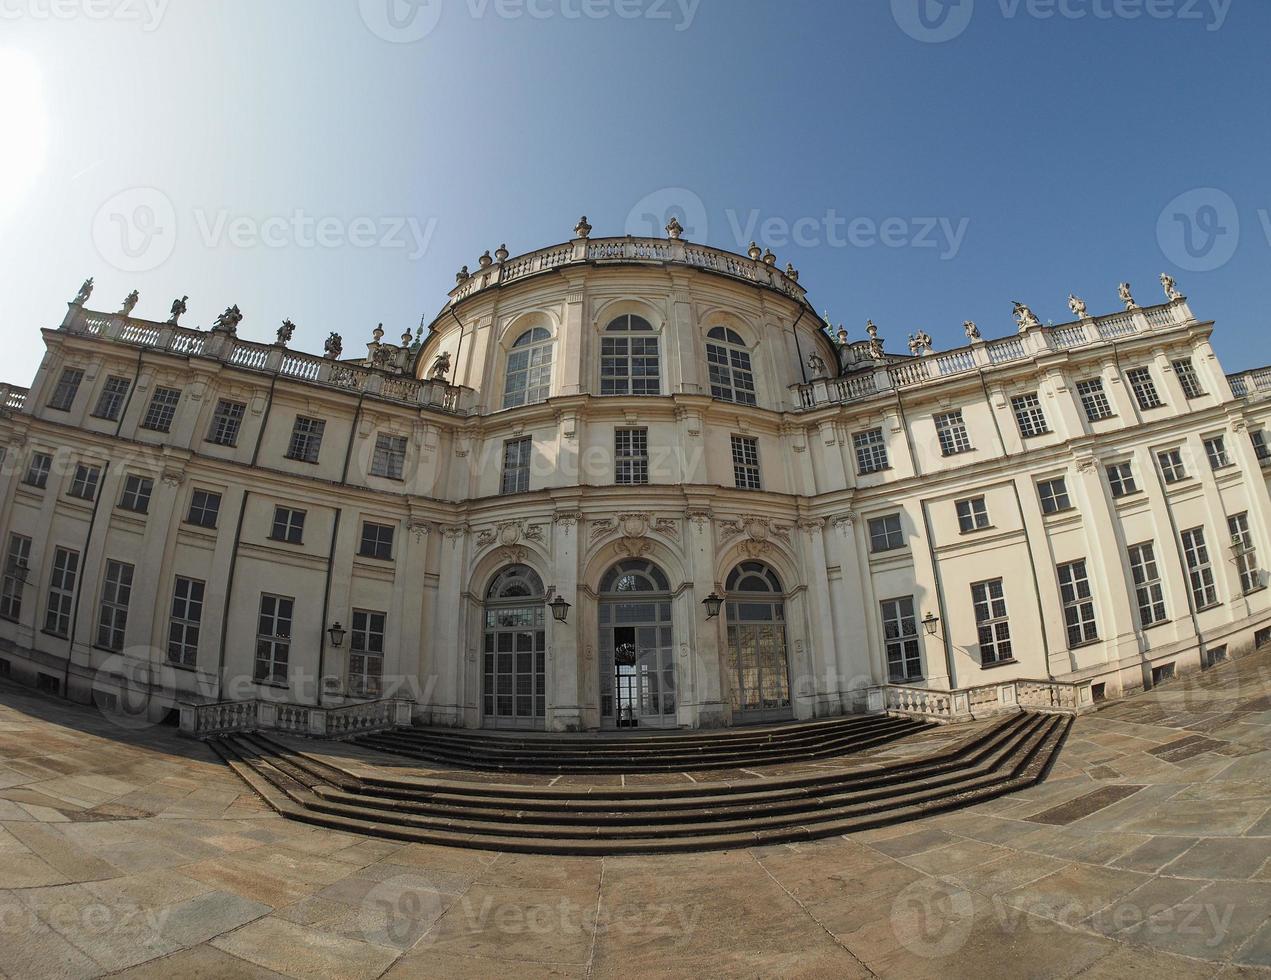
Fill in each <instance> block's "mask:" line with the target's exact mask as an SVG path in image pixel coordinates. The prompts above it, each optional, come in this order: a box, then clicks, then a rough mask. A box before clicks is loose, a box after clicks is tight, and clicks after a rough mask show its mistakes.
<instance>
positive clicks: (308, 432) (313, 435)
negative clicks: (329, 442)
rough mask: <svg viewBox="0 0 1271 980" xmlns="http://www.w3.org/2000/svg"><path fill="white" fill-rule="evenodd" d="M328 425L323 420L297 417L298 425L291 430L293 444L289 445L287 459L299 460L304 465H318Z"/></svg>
mask: <svg viewBox="0 0 1271 980" xmlns="http://www.w3.org/2000/svg"><path fill="white" fill-rule="evenodd" d="M326 429H327V424H326V422H324V421H323V420H322V419H311V418H306V417H305V416H303V415H297V416H296V424H295V426H294V427H293V428H292V430H291V442H290V443H289V444H288V445H287V458H288V459H297V460H299V461H300V462H302V463H316V462H317V461H318V454H319V453H320V452H321V451H322V434H323V433H324V432H325V431H326Z"/></svg>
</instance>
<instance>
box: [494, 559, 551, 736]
mask: <svg viewBox="0 0 1271 980" xmlns="http://www.w3.org/2000/svg"><path fill="white" fill-rule="evenodd" d="M546 601H547V600H546V597H545V596H544V594H543V580H542V579H541V578H539V577H538V575H537V574H536V573H535V572H534V570H533V569H532V568H527V567H526V566H524V565H513V566H512V567H511V568H505V569H504V570H503V571H502V572H500V573H499V575H498V577H497V578H496V579H495V580H494V584H493V585H491V586H490V591H489V592H488V593H487V594H486V600H485V646H484V651H483V655H482V675H483V676H482V699H481V700H482V711H481V714H482V724H483V725H485V727H487V728H543V727H544V724H543V722H544V718H545V715H546V701H547V697H546V695H547V690H546V688H547V683H546V682H547V642H546V641H547V636H546V633H545V632H544V629H543V620H544V616H543V613H544V610H545V608H546V607H545V606H544V603H545V602H546Z"/></svg>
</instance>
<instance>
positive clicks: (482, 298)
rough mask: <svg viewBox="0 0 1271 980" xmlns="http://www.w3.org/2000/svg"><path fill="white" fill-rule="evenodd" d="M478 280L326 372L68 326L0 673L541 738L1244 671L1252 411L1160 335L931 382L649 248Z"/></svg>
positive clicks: (1252, 591) (902, 358) (192, 336)
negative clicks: (900, 696) (867, 698)
mask: <svg viewBox="0 0 1271 980" xmlns="http://www.w3.org/2000/svg"><path fill="white" fill-rule="evenodd" d="M590 231H591V229H590V227H589V226H588V225H587V222H586V219H583V221H582V222H580V224H579V226H578V228H577V229H575V237H574V239H573V240H571V241H569V242H567V243H565V244H562V245H558V246H553V247H551V248H547V249H543V250H540V251H537V252H532V253H530V254H527V255H524V256H520V257H516V258H513V257H511V256H509V254H508V252H507V250H506V249H505V248H501V249H499V250H498V252H497V253H496V254H495V255H494V256H490V255H489V254H488V253H487V254H486V255H484V256H482V258H481V261H480V263H479V266H478V268H477V269H476V271H475V272H473V273H469V272H468V271H467V269H465V270H463V271H461V272H460V274H459V275H458V277H457V285H456V287H455V289H454V291H453V292H452V293H451V294H450V297H449V299H448V301H447V303H446V305H445V306H444V308H443V309H442V311H441V313H440V314H439V315H438V316H437V317H436V319H435V320H434V321H433V323H432V324H431V327H430V328H429V330H428V332H427V334H426V335H422V336H418V337H416V338H412V337H411V335H410V334H409V333H407V334H406V335H404V336H403V337H402V338H401V342H400V343H396V344H394V343H385V342H384V339H383V331H382V330H377V331H376V332H375V334H374V337H373V340H372V342H371V344H370V345H369V346H368V349H367V354H366V356H365V357H358V358H352V359H348V358H344V357H343V352H342V350H341V347H342V341H341V339H340V338H339V337H337V336H336V335H332V337H331V339H330V340H329V341H328V343H327V352H326V355H325V356H322V357H318V356H313V355H307V354H302V353H299V352H296V351H293V350H291V349H289V348H288V346H287V344H288V342H289V341H290V338H291V331H292V330H293V329H294V327H293V326H292V325H291V324H290V323H284V324H283V327H282V328H281V329H280V330H279V333H278V340H277V342H275V343H272V344H270V343H256V342H251V341H247V340H244V339H240V338H239V337H238V335H237V330H238V325H239V321H241V320H242V315H241V314H240V313H239V312H238V311H237V309H236V308H231V309H230V310H227V311H226V313H225V314H224V315H223V316H222V317H220V318H219V319H218V321H217V322H216V324H215V325H214V326H213V327H212V328H211V329H209V330H198V329H191V328H187V327H185V326H182V325H181V324H180V316H181V314H182V312H183V310H184V303H183V301H178V302H177V303H175V304H173V313H172V316H171V317H170V318H169V319H168V321H167V322H159V321H149V320H143V319H139V318H137V317H135V316H133V309H134V307H135V306H136V302H137V297H136V295H135V294H133V295H132V296H130V297H129V298H128V300H127V301H125V303H124V306H123V309H122V310H121V311H120V312H118V313H99V312H94V311H92V310H90V309H88V303H89V302H90V297H91V292H92V284H91V281H90V282H89V283H86V284H85V287H84V288H83V289H81V291H80V295H79V296H77V297H76V299H75V300H74V301H73V302H72V303H71V304H70V307H69V311H68V314H67V316H66V319H65V320H64V322H63V323H62V325H61V326H60V327H59V328H57V329H49V330H45V331H44V338H45V342H46V345H47V354H46V356H45V358H44V360H43V363H42V364H41V366H40V369H39V371H38V373H37V376H36V378H35V379H34V381H33V383H32V384H31V387H30V388H29V390H27V389H22V388H18V387H12V386H10V387H7V388H4V389H3V390H2V391H0V394H2V395H3V400H2V401H0V444H2V445H3V446H4V463H3V469H2V473H0V534H2V537H0V542H2V546H3V548H4V549H5V559H4V566H3V570H4V575H3V579H2V581H0V673H2V674H7V675H9V676H12V677H14V678H15V679H19V680H22V681H24V682H28V683H31V684H35V685H37V686H40V687H42V688H44V689H46V690H48V691H50V692H57V693H62V694H65V695H67V696H69V697H71V698H74V699H77V700H81V701H87V700H90V699H97V700H99V701H102V702H105V703H107V704H109V703H111V702H112V701H113V700H115V699H117V698H119V697H124V696H127V697H133V698H135V697H136V696H137V694H138V692H140V693H141V695H142V696H144V697H145V698H146V699H148V701H150V702H152V703H153V704H154V705H156V706H158V708H160V709H161V710H167V709H168V708H171V707H174V706H175V705H177V704H178V703H182V702H198V703H210V702H231V701H237V700H246V699H260V700H267V701H276V702H278V703H279V704H280V705H282V706H284V707H285V706H287V705H295V706H305V705H324V706H338V705H342V704H347V703H351V702H357V701H364V700H374V699H377V698H381V697H385V696H389V695H393V696H397V697H405V698H408V699H410V700H412V701H413V702H415V706H414V713H415V717H416V719H417V720H419V721H421V722H424V723H431V724H438V725H451V726H466V727H474V728H475V727H506V728H541V729H546V730H550V731H571V730H584V729H605V728H621V727H640V728H668V727H698V726H702V727H711V726H721V725H733V724H743V723H748V722H758V721H765V722H770V721H779V720H783V719H793V718H799V719H804V718H811V717H817V716H824V715H832V714H838V713H842V712H843V711H845V710H852V709H853V707H854V705H855V704H856V703H857V700H856V695H857V693H858V692H859V691H860V690H861V689H862V688H864V687H871V686H876V685H880V684H896V685H906V686H911V687H915V688H928V689H939V690H947V689H966V688H974V687H977V686H980V685H991V684H994V683H996V682H998V681H1000V680H1004V679H1016V678H1031V679H1060V680H1091V681H1093V682H1094V684H1095V688H1094V690H1095V693H1096V696H1100V695H1102V696H1107V697H1113V696H1118V695H1120V694H1121V693H1124V692H1126V691H1128V690H1131V689H1136V688H1141V687H1144V686H1150V685H1152V684H1154V683H1158V682H1160V681H1162V680H1163V679H1165V678H1168V677H1169V676H1171V675H1172V673H1173V672H1175V671H1179V672H1181V671H1183V670H1188V669H1198V668H1201V667H1205V666H1208V665H1209V664H1211V663H1212V662H1215V661H1216V660H1220V659H1222V658H1223V657H1225V656H1236V655H1239V654H1240V653H1242V652H1244V651H1246V650H1248V649H1251V648H1253V647H1254V646H1256V645H1260V644H1262V643H1264V642H1267V640H1268V637H1271V598H1269V596H1271V593H1269V592H1268V590H1267V589H1266V585H1267V573H1266V571H1265V570H1264V566H1265V559H1266V556H1267V555H1268V554H1271V539H1269V537H1268V535H1269V533H1271V496H1269V495H1268V482H1267V481H1268V473H1269V472H1271V469H1269V468H1268V467H1269V466H1271V462H1269V460H1271V449H1269V447H1268V440H1269V439H1271V435H1268V433H1267V430H1268V429H1269V428H1271V398H1268V395H1271V372H1269V371H1262V372H1250V373H1249V374H1247V375H1239V376H1235V377H1232V378H1229V377H1227V376H1226V375H1225V373H1224V371H1223V370H1222V368H1221V366H1220V364H1219V362H1218V360H1217V358H1216V357H1215V355H1214V352H1213V349H1212V348H1211V346H1210V342H1209V339H1210V335H1211V332H1212V329H1213V324H1212V323H1210V322H1204V321H1200V320H1198V319H1197V318H1196V317H1195V316H1194V315H1193V314H1192V311H1191V309H1190V308H1189V305H1188V303H1187V301H1186V300H1185V299H1184V298H1183V297H1181V296H1180V295H1179V294H1178V291H1177V289H1176V288H1175V285H1174V283H1173V281H1172V280H1169V279H1168V277H1162V278H1163V285H1164V287H1165V292H1166V296H1165V302H1164V303H1162V304H1160V305H1152V306H1145V307H1140V306H1139V305H1137V304H1136V303H1135V301H1134V299H1133V297H1132V296H1131V295H1130V291H1129V288H1128V287H1123V288H1122V300H1123V306H1124V309H1122V310H1120V311H1118V312H1115V313H1113V314H1111V315H1108V316H1099V317H1095V316H1090V315H1088V314H1087V313H1086V308H1085V304H1084V303H1082V302H1081V301H1080V300H1078V299H1076V298H1075V297H1071V298H1070V300H1071V303H1070V305H1071V307H1072V309H1073V311H1074V317H1075V318H1074V320H1073V321H1072V322H1070V323H1065V324H1062V325H1059V326H1043V325H1042V324H1041V323H1040V322H1038V320H1037V318H1036V317H1035V316H1033V314H1032V313H1031V311H1030V310H1029V309H1028V308H1027V307H1025V306H1022V305H1018V304H1017V307H1016V324H1017V328H1018V329H1017V331H1016V332H1015V333H1014V334H1012V335H1010V336H1007V337H1005V338H1002V339H984V338H982V337H981V335H980V331H979V329H978V328H977V327H976V326H975V325H974V324H970V323H968V324H967V325H966V332H967V336H968V343H967V345H966V346H964V347H962V348H959V349H957V350H951V351H946V352H935V351H933V350H932V349H931V342H930V338H928V337H927V336H926V335H925V334H922V333H919V334H917V335H916V336H912V337H910V339H909V345H908V346H909V352H908V353H904V354H896V353H890V352H888V351H886V349H885V347H884V344H883V341H882V340H881V339H880V338H879V336H878V329H877V328H876V327H875V326H874V325H873V324H872V323H871V324H870V325H869V327H868V328H867V331H866V333H867V335H866V336H865V337H863V338H862V339H860V340H852V339H851V338H849V337H848V336H847V334H846V332H843V331H839V332H837V333H831V331H830V328H829V326H828V325H827V324H826V323H825V322H824V321H823V320H822V318H821V317H819V316H818V315H817V314H816V312H815V310H814V309H813V308H812V306H811V305H810V304H809V302H808V301H807V299H806V295H805V290H804V288H803V287H802V286H801V285H800V284H799V282H798V274H797V272H796V271H795V270H793V269H792V268H790V267H787V269H786V271H785V272H782V271H780V270H779V269H778V267H777V264H776V260H775V257H774V256H772V254H771V253H767V254H764V253H762V252H761V250H760V249H758V248H757V247H753V248H752V249H751V250H750V254H749V255H747V256H742V255H734V254H731V253H727V252H723V251H720V250H717V249H713V248H709V247H706V246H700V245H696V244H693V243H689V242H686V241H684V240H682V238H681V237H680V231H679V228H678V226H677V225H676V224H675V223H674V222H672V225H671V226H670V227H669V228H668V237H667V238H666V239H633V238H629V237H628V238H616V239H596V238H591V237H590Z"/></svg>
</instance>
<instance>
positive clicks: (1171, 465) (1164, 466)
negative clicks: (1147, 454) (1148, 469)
mask: <svg viewBox="0 0 1271 980" xmlns="http://www.w3.org/2000/svg"><path fill="white" fill-rule="evenodd" d="M1156 459H1157V462H1159V463H1160V465H1161V476H1162V477H1163V478H1164V480H1165V482H1166V483H1181V482H1182V481H1183V480H1186V479H1187V467H1186V466H1184V465H1183V454H1182V451H1181V450H1178V449H1166V450H1164V451H1163V452H1159V453H1157V454H1156Z"/></svg>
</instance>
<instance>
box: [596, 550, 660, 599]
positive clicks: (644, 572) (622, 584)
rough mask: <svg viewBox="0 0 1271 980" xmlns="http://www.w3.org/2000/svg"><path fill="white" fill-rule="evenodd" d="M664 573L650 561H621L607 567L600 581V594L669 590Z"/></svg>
mask: <svg viewBox="0 0 1271 980" xmlns="http://www.w3.org/2000/svg"><path fill="white" fill-rule="evenodd" d="M670 591H671V583H670V581H669V580H668V579H667V577H666V573H665V572H664V571H662V569H660V568H658V566H657V565H655V564H653V562H651V561H641V560H640V559H633V560H631V561H621V562H618V564H616V565H614V566H613V568H611V569H609V572H608V574H607V575H605V577H604V579H603V580H601V583H600V592H601V594H602V595H626V594H628V593H630V592H670Z"/></svg>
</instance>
